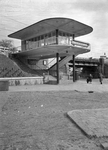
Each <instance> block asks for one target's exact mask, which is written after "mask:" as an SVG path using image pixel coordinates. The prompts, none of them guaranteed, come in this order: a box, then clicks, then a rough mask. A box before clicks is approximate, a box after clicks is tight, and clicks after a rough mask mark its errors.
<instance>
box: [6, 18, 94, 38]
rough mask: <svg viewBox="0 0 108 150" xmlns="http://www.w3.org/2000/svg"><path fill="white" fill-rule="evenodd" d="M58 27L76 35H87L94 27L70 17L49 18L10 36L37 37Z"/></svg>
mask: <svg viewBox="0 0 108 150" xmlns="http://www.w3.org/2000/svg"><path fill="white" fill-rule="evenodd" d="M55 29H58V30H60V31H63V32H66V33H70V34H72V35H73V34H74V36H75V37H78V36H82V35H86V34H88V33H91V32H92V31H93V28H92V27H90V26H88V25H85V24H83V23H80V22H78V21H75V20H73V19H69V18H58V17H57V18H48V19H44V20H42V21H39V22H37V23H35V24H33V25H30V26H28V27H26V28H24V29H22V30H19V31H17V32H14V33H12V34H10V35H8V37H11V38H16V39H21V40H26V39H29V38H33V37H37V36H39V35H43V34H46V33H49V32H51V31H54V30H55Z"/></svg>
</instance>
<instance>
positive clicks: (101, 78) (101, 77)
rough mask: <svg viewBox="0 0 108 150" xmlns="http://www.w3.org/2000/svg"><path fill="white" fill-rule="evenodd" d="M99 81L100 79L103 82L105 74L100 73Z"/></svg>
mask: <svg viewBox="0 0 108 150" xmlns="http://www.w3.org/2000/svg"><path fill="white" fill-rule="evenodd" d="M99 81H100V84H102V81H103V75H102V73H99Z"/></svg>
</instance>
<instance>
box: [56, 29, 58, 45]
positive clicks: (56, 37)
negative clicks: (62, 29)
mask: <svg viewBox="0 0 108 150" xmlns="http://www.w3.org/2000/svg"><path fill="white" fill-rule="evenodd" d="M56 44H58V29H56Z"/></svg>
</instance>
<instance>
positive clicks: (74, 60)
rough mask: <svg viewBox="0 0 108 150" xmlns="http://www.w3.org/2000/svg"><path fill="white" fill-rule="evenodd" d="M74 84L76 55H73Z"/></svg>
mask: <svg viewBox="0 0 108 150" xmlns="http://www.w3.org/2000/svg"><path fill="white" fill-rule="evenodd" d="M73 82H75V55H73Z"/></svg>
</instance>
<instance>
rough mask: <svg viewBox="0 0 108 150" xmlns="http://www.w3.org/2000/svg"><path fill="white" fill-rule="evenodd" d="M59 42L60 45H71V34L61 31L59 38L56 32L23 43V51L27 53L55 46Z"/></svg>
mask: <svg viewBox="0 0 108 150" xmlns="http://www.w3.org/2000/svg"><path fill="white" fill-rule="evenodd" d="M57 40H58V44H59V45H71V43H72V40H73V37H72V35H71V34H69V33H65V32H62V31H59V32H58V37H56V30H55V31H52V32H50V33H47V34H44V35H40V36H38V37H34V38H31V39H28V40H25V41H22V49H23V50H24V51H25V50H31V49H36V48H38V47H42V46H46V45H54V44H57V43H56V41H57Z"/></svg>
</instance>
